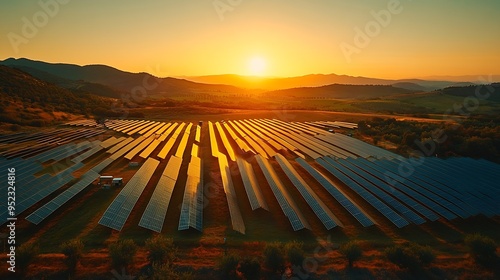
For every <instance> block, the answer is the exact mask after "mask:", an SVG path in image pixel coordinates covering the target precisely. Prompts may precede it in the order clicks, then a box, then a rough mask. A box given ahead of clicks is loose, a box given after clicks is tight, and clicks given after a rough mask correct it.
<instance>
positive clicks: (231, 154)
mask: <svg viewBox="0 0 500 280" xmlns="http://www.w3.org/2000/svg"><path fill="white" fill-rule="evenodd" d="M215 126H216V127H217V131H219V136H220V138H221V139H222V144H223V145H224V147H225V148H226V152H227V155H228V156H229V158H230V159H231V160H232V161H236V155H235V154H234V151H233V147H231V143H229V140H228V139H227V137H226V133H225V132H224V130H223V129H222V126H221V125H220V123H219V122H216V123H215Z"/></svg>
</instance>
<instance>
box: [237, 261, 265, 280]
mask: <svg viewBox="0 0 500 280" xmlns="http://www.w3.org/2000/svg"><path fill="white" fill-rule="evenodd" d="M238 271H239V272H241V274H243V276H244V277H245V279H247V280H258V279H259V277H260V263H259V261H258V260H257V259H250V258H245V259H244V260H242V261H241V262H240V265H239V267H238Z"/></svg>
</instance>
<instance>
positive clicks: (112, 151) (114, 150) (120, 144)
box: [106, 137, 134, 154]
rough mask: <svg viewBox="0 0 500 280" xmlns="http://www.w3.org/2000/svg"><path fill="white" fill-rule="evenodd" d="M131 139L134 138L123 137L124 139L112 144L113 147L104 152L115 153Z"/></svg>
mask: <svg viewBox="0 0 500 280" xmlns="http://www.w3.org/2000/svg"><path fill="white" fill-rule="evenodd" d="M122 138H123V137H122ZM132 141H134V138H132V137H128V138H125V140H122V141H121V142H120V143H118V144H116V145H115V146H113V148H111V149H109V150H107V151H106V153H108V154H112V153H115V152H116V151H118V150H120V149H121V148H123V147H124V146H125V145H127V144H129V143H130V142H132Z"/></svg>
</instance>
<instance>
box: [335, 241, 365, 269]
mask: <svg viewBox="0 0 500 280" xmlns="http://www.w3.org/2000/svg"><path fill="white" fill-rule="evenodd" d="M339 251H340V253H341V254H342V255H343V256H344V257H345V258H346V259H347V261H348V262H349V268H352V266H353V264H354V262H355V261H357V260H359V259H360V258H361V256H362V255H363V251H362V250H361V247H360V246H359V243H358V242H357V241H354V240H351V241H349V242H347V243H345V244H343V245H342V246H340V248H339Z"/></svg>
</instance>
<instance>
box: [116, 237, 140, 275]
mask: <svg viewBox="0 0 500 280" xmlns="http://www.w3.org/2000/svg"><path fill="white" fill-rule="evenodd" d="M136 252H137V245H135V242H134V241H133V240H131V239H125V240H119V241H118V242H115V243H112V244H110V245H109V255H110V257H111V262H112V264H113V267H114V268H117V269H119V268H121V267H125V268H128V267H129V265H130V264H131V263H132V262H133V261H134V257H135V253H136Z"/></svg>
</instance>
